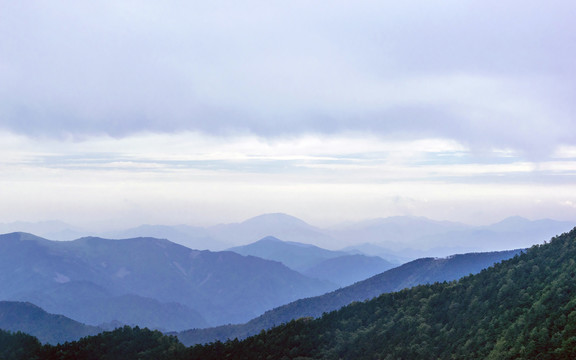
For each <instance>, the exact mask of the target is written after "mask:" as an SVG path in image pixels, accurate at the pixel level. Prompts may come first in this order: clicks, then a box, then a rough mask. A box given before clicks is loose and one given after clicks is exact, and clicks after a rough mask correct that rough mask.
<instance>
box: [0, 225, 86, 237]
mask: <svg viewBox="0 0 576 360" xmlns="http://www.w3.org/2000/svg"><path fill="white" fill-rule="evenodd" d="M12 232H27V233H33V234H37V235H39V236H42V237H46V238H50V239H56V240H73V239H77V238H78V237H81V236H83V235H84V232H83V231H82V230H81V229H78V228H76V227H74V226H72V225H70V224H67V223H65V222H62V221H57V220H51V221H38V222H27V221H16V222H11V223H0V234H5V233H12Z"/></svg>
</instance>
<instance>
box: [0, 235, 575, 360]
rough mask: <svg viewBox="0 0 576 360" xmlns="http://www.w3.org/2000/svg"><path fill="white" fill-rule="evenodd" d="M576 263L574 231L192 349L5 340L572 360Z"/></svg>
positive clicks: (91, 355) (156, 352)
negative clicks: (470, 267)
mask: <svg viewBox="0 0 576 360" xmlns="http://www.w3.org/2000/svg"><path fill="white" fill-rule="evenodd" d="M575 259H576V229H574V230H572V231H571V232H570V233H566V234H562V235H560V236H558V237H555V238H553V239H552V241H551V242H550V243H548V244H545V245H539V246H534V247H532V248H530V249H529V250H527V252H526V253H523V254H521V255H518V256H515V257H514V258H512V259H510V260H507V261H504V262H503V263H501V264H497V265H495V266H494V267H492V268H489V269H487V270H484V271H482V272H481V273H479V274H477V275H471V276H468V277H465V278H464V279H462V280H460V281H453V282H444V283H435V284H432V285H422V286H417V287H414V288H411V289H406V290H402V291H400V292H396V293H390V294H383V295H381V296H379V297H378V298H376V299H373V300H370V301H366V302H356V303H353V304H351V305H349V306H346V307H344V308H342V309H340V310H338V311H334V312H331V313H328V314H325V315H324V316H322V317H321V318H320V319H317V320H313V319H309V318H303V319H299V320H294V321H291V322H289V323H287V324H284V325H281V326H279V327H276V328H274V329H271V330H269V331H262V332H261V333H260V334H259V335H256V336H253V337H250V338H248V339H246V340H244V341H238V340H233V341H228V342H226V343H222V342H216V343H212V344H208V345H197V346H195V347H192V348H188V349H186V348H185V347H184V346H183V345H182V344H181V343H179V342H178V340H177V339H176V338H175V337H170V336H165V335H162V334H161V333H159V332H157V331H149V330H147V329H139V328H130V327H125V328H121V329H118V330H115V331H113V332H106V333H102V334H100V335H97V336H93V337H87V338H84V339H81V340H80V341H77V342H73V343H66V344H63V345H59V346H45V347H43V348H41V349H40V348H39V347H38V343H36V342H34V341H33V339H30V338H27V337H25V336H24V337H22V335H20V334H6V333H1V334H0V335H2V336H1V337H0V340H1V341H2V344H3V346H4V348H6V349H9V351H10V354H16V355H14V356H12V355H11V357H10V358H11V359H35V358H37V359H54V360H67V359H75V360H78V359H124V360H131V359H190V360H195V359H198V360H199V359H202V360H210V359H218V360H220V359H250V360H257V359H270V360H273V359H279V360H285V359H298V360H306V359H542V360H546V359H550V360H552V359H574V358H576V281H575V280H576V279H575V278H576V261H575ZM18 346H21V347H20V348H18ZM30 349H32V350H33V351H31V350H30ZM19 351H21V352H20V353H19ZM18 354H21V355H20V356H19V355H18Z"/></svg>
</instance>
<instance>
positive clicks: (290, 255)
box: [229, 236, 394, 286]
mask: <svg viewBox="0 0 576 360" xmlns="http://www.w3.org/2000/svg"><path fill="white" fill-rule="evenodd" d="M229 250H230V251H234V252H236V253H238V254H242V255H252V256H258V257H261V258H263V259H268V260H275V261H280V262H281V263H283V264H284V265H286V266H288V267H289V268H291V269H293V270H296V271H298V272H300V273H302V274H304V275H306V276H309V277H311V278H315V279H320V280H326V281H329V282H331V283H334V284H336V285H338V286H347V285H350V284H353V283H355V282H356V281H360V280H364V279H366V278H369V277H370V276H373V275H376V274H379V273H381V272H383V271H386V270H388V269H390V268H392V267H394V265H393V264H391V263H390V262H388V261H386V260H384V259H382V258H379V257H375V256H372V257H369V256H366V255H358V254H357V255H354V254H349V253H346V252H343V251H333V250H326V249H322V248H320V247H317V246H314V245H308V244H303V243H299V242H293V241H282V240H279V239H278V238H275V237H273V236H267V237H265V238H264V239H260V240H258V241H256V242H254V243H252V244H248V245H244V246H238V247H233V248H230V249H229Z"/></svg>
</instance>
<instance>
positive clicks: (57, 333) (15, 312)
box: [0, 301, 102, 344]
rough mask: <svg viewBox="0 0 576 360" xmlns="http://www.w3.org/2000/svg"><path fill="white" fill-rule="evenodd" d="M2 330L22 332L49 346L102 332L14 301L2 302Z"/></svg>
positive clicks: (36, 307) (0, 327) (29, 304)
mask: <svg viewBox="0 0 576 360" xmlns="http://www.w3.org/2000/svg"><path fill="white" fill-rule="evenodd" d="M0 329H3V330H9V331H13V332H16V331H21V332H24V333H27V334H30V335H33V336H35V337H37V338H38V340H40V341H41V342H43V343H49V344H58V343H64V342H66V341H74V340H78V339H80V338H81V337H84V336H88V335H96V334H98V333H99V332H101V331H102V329H99V328H97V327H95V326H87V325H84V324H82V323H79V322H77V321H74V320H72V319H69V318H67V317H65V316H63V315H53V314H49V313H47V312H46V311H44V310H42V309H41V308H39V307H38V306H36V305H33V304H31V303H25V302H13V301H0Z"/></svg>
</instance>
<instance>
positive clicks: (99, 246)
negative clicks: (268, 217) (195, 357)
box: [0, 233, 333, 329]
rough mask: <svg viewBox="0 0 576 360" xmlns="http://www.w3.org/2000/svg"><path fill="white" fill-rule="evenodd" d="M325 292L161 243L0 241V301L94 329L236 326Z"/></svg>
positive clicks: (280, 271) (269, 266) (16, 237)
mask: <svg viewBox="0 0 576 360" xmlns="http://www.w3.org/2000/svg"><path fill="white" fill-rule="evenodd" d="M331 289H333V287H332V285H329V284H327V283H325V282H322V281H319V280H314V279H310V278H308V277H306V276H304V275H302V274H300V273H298V272H295V271H293V270H290V269H289V268H287V267H285V266H284V265H282V264H280V263H278V262H273V261H268V260H263V259H260V258H256V257H250V256H249V257H245V256H241V255H238V254H236V253H233V252H210V251H197V250H191V249H189V248H186V247H183V246H180V245H177V244H174V243H171V242H169V241H167V240H159V239H153V238H137V239H126V240H106V239H101V238H82V239H78V240H75V241H71V242H57V241H49V240H46V239H42V238H39V237H36V236H33V235H30V234H23V233H12V234H6V235H1V236H0V299H5V300H23V301H31V302H35V303H36V304H38V305H40V306H42V307H43V308H44V309H46V310H47V311H49V312H52V313H59V314H64V315H66V316H73V315H74V316H77V317H78V318H82V319H85V320H86V321H87V322H88V321H89V322H90V323H92V324H99V323H102V322H110V321H113V320H119V319H118V317H121V318H122V321H123V322H126V323H129V324H140V325H143V326H151V327H160V328H164V329H178V328H180V329H182V328H183V327H184V326H185V327H186V328H190V327H201V326H204V325H206V323H211V324H222V323H231V322H242V321H247V320H249V319H251V318H253V317H255V316H257V315H259V314H262V313H263V312H264V311H266V310H269V309H271V308H274V307H276V306H279V305H281V304H285V303H287V302H290V301H293V300H296V299H299V298H302V297H308V296H313V295H318V294H322V293H324V292H326V291H329V290H331ZM127 296H129V297H130V298H129V300H128V298H127ZM130 304H132V307H130ZM200 314H202V315H200ZM95 319H98V321H97V322H96V321H94V320H95Z"/></svg>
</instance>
